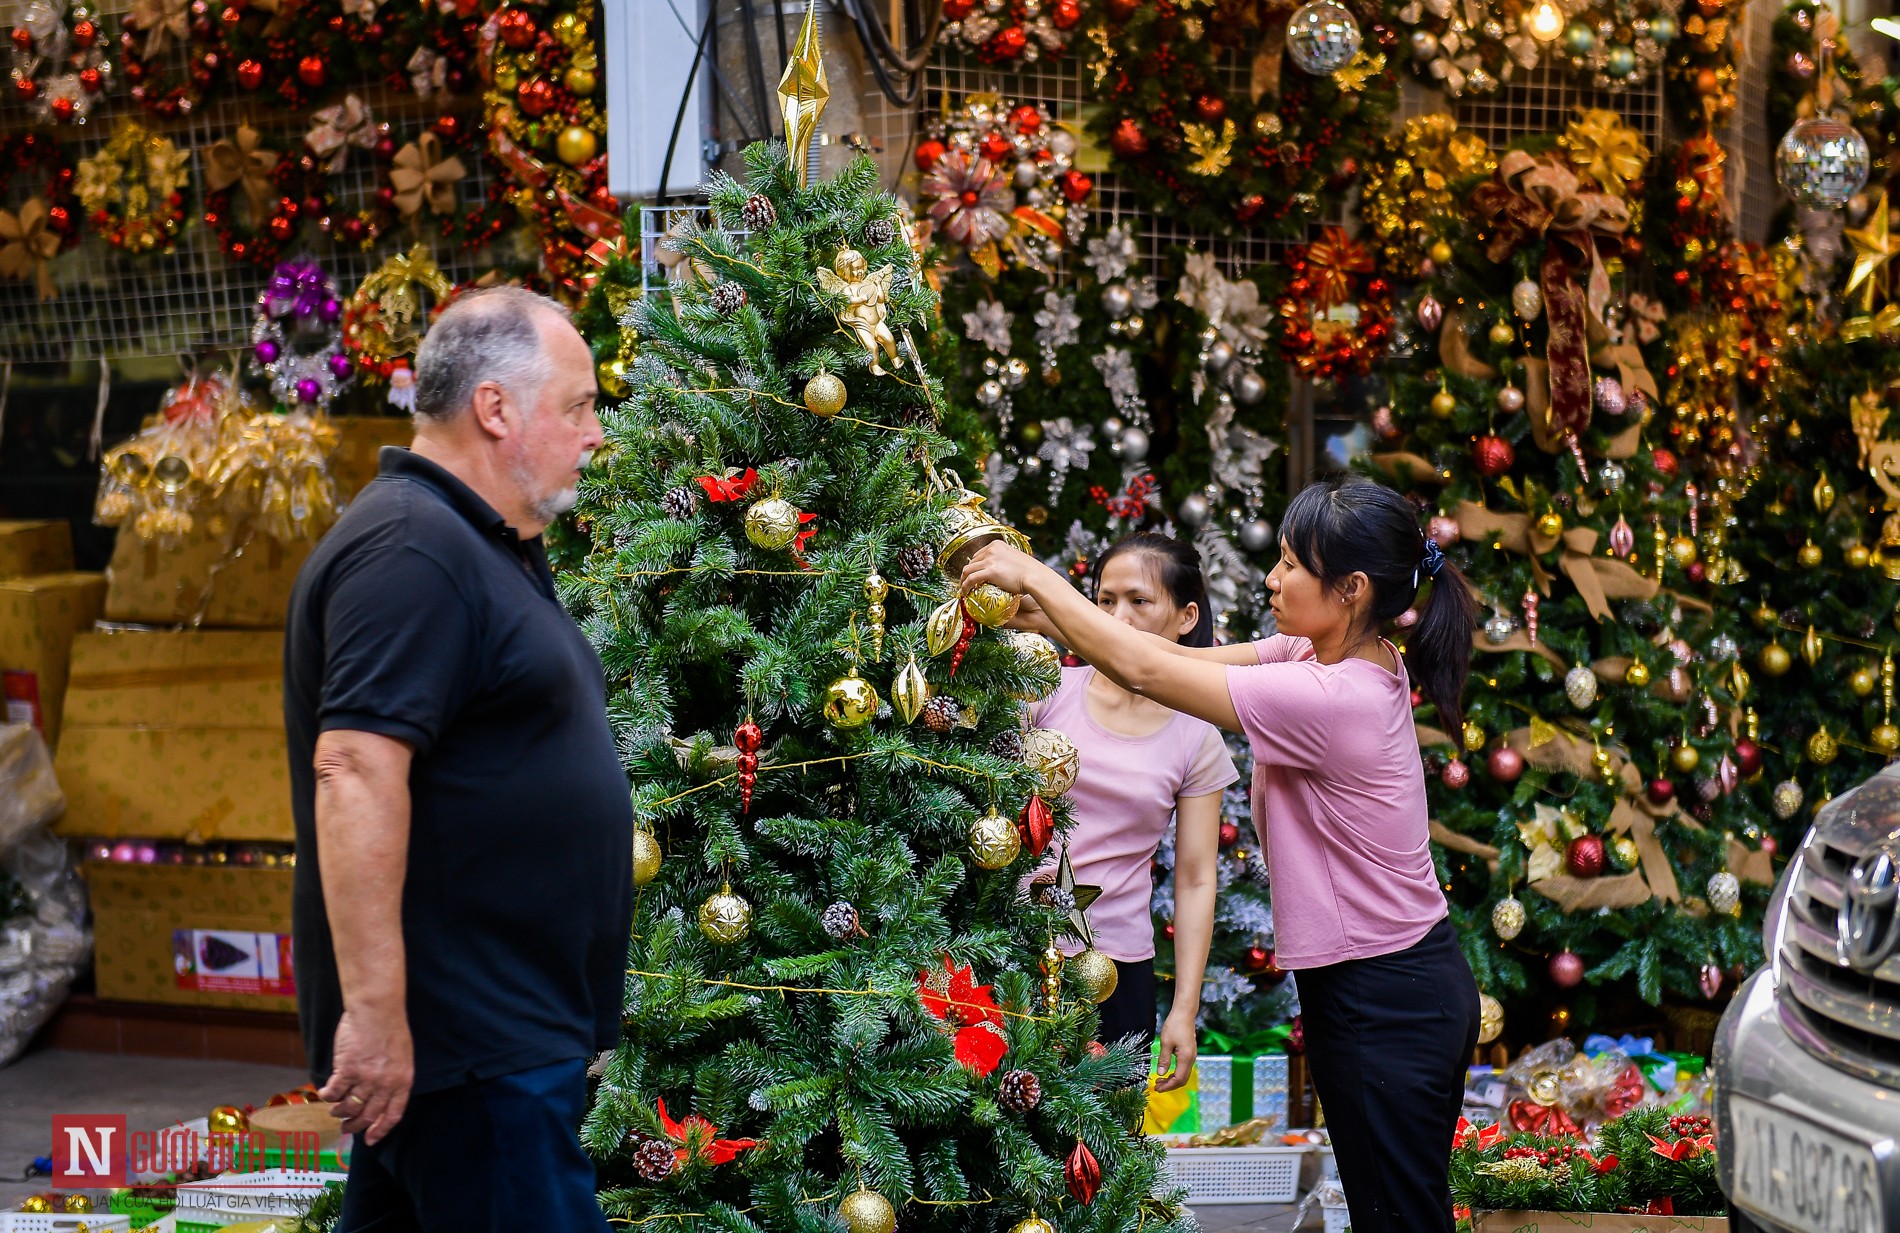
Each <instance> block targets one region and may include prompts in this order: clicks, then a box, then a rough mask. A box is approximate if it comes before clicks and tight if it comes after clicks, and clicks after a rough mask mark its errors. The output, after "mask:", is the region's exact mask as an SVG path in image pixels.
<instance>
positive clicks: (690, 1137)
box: [659, 1100, 759, 1165]
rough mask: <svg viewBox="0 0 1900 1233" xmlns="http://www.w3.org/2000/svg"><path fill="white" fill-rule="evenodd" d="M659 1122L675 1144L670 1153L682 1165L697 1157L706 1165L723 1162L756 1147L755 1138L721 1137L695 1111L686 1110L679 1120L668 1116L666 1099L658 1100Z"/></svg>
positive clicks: (757, 1143) (756, 1141) (713, 1127)
mask: <svg viewBox="0 0 1900 1233" xmlns="http://www.w3.org/2000/svg"><path fill="white" fill-rule="evenodd" d="M659 1109H660V1125H661V1126H662V1127H663V1128H664V1129H665V1130H666V1137H667V1138H668V1139H669V1140H671V1141H672V1142H673V1143H674V1145H675V1146H674V1150H673V1155H674V1156H676V1157H678V1158H679V1162H680V1163H681V1164H685V1163H686V1161H687V1160H688V1158H690V1157H694V1156H697V1157H698V1158H699V1159H701V1160H703V1161H705V1162H706V1163H707V1164H715V1165H722V1164H726V1163H728V1162H729V1161H731V1160H732V1158H733V1157H735V1156H737V1155H738V1154H739V1153H740V1152H743V1151H745V1150H746V1149H747V1148H749V1147H757V1146H758V1145H759V1141H758V1140H757V1139H722V1138H720V1137H719V1128H718V1127H717V1126H714V1125H713V1124H712V1123H711V1122H709V1121H707V1120H706V1119H705V1118H703V1117H701V1116H699V1114H697V1113H689V1114H687V1115H686V1117H685V1119H684V1120H682V1121H677V1122H676V1121H674V1120H673V1119H672V1118H671V1117H669V1116H667V1112H666V1102H665V1101H664V1100H662V1101H660V1102H659Z"/></svg>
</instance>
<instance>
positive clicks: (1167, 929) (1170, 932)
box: [1161, 921, 1174, 940]
mask: <svg viewBox="0 0 1900 1233" xmlns="http://www.w3.org/2000/svg"><path fill="white" fill-rule="evenodd" d="M1161 932H1162V933H1163V934H1164V935H1165V936H1166V937H1167V938H1168V939H1169V940H1173V938H1174V922H1173V921H1169V922H1168V923H1167V924H1165V925H1163V926H1161Z"/></svg>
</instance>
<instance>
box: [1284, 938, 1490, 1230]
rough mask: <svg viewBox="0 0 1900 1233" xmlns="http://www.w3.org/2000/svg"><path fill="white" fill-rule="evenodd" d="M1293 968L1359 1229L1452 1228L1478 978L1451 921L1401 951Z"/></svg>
mask: <svg viewBox="0 0 1900 1233" xmlns="http://www.w3.org/2000/svg"><path fill="white" fill-rule="evenodd" d="M1297 979H1298V981H1299V988H1300V1011H1301V1014H1302V1016H1303V1020H1304V1023H1305V1027H1306V1060H1307V1065H1308V1066H1309V1067H1310V1068H1311V1070H1312V1074H1313V1089H1314V1091H1315V1092H1316V1093H1317V1094H1318V1096H1319V1102H1320V1106H1321V1107H1322V1108H1323V1109H1324V1110H1325V1111H1326V1128H1327V1129H1328V1130H1329V1131H1331V1133H1332V1140H1333V1153H1334V1157H1335V1159H1336V1160H1337V1161H1338V1164H1339V1183H1340V1185H1341V1187H1343V1188H1344V1189H1345V1191H1346V1202H1347V1205H1348V1206H1349V1207H1350V1208H1351V1210H1352V1228H1353V1233H1452V1228H1453V1221H1452V1217H1451V1188H1450V1181H1449V1177H1450V1171H1451V1163H1450V1162H1451V1138H1452V1135H1453V1134H1454V1133H1455V1132H1456V1131H1457V1128H1458V1111H1459V1109H1460V1107H1461V1106H1462V1105H1463V1103H1464V1080H1465V1068H1466V1066H1467V1065H1468V1064H1469V1063H1470V1061H1471V1050H1472V1049H1473V1048H1475V1047H1476V1045H1477V1043H1478V986H1477V982H1476V981H1474V980H1473V979H1472V976H1471V967H1470V965H1469V964H1467V963H1466V962H1465V957H1464V955H1463V954H1462V953H1461V952H1460V951H1459V950H1458V942H1457V938H1456V937H1455V935H1454V933H1453V931H1452V926H1451V922H1450V921H1449V920H1442V921H1439V922H1438V924H1437V925H1435V926H1433V928H1432V931H1431V932H1430V933H1428V934H1426V935H1425V937H1424V938H1423V939H1421V940H1420V941H1419V942H1418V943H1416V944H1415V945H1413V946H1411V947H1408V948H1407V949H1405V950H1402V951H1399V952H1398V953H1397V954H1392V955H1380V956H1378V957H1376V958H1372V959H1354V960H1349V961H1348V962H1345V963H1335V964H1331V965H1329V966H1327V967H1323V968H1309V969H1307V970H1305V971H1302V972H1300V973H1299V974H1298V977H1297Z"/></svg>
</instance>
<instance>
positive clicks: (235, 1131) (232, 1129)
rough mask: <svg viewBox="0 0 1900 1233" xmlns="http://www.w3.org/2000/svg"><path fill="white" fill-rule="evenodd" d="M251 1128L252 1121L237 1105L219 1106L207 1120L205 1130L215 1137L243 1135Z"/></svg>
mask: <svg viewBox="0 0 1900 1233" xmlns="http://www.w3.org/2000/svg"><path fill="white" fill-rule="evenodd" d="M250 1128H251V1119H250V1118H248V1117H245V1116H244V1110H242V1109H240V1108H238V1107H237V1106H235V1105H219V1106H218V1107H217V1108H215V1109H213V1110H212V1111H211V1114H210V1116H208V1117H206V1118H205V1130H206V1132H207V1133H210V1134H214V1135H241V1134H243V1133H244V1132H246V1131H247V1130H249V1129H250Z"/></svg>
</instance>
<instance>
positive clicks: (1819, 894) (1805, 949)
mask: <svg viewBox="0 0 1900 1233" xmlns="http://www.w3.org/2000/svg"><path fill="white" fill-rule="evenodd" d="M1842 829H1845V828H1840V829H1835V828H1828V827H1825V826H1824V827H1823V828H1822V832H1821V833H1818V834H1816V835H1815V836H1814V838H1813V839H1812V840H1811V841H1810V842H1809V844H1808V845H1807V847H1806V850H1805V851H1804V853H1803V856H1802V860H1801V863H1800V866H1799V868H1798V869H1797V870H1796V874H1795V878H1794V881H1793V884H1792V885H1791V886H1790V887H1789V889H1788V904H1787V910H1788V915H1787V920H1786V924H1785V927H1784V930H1783V933H1782V941H1781V955H1780V960H1781V964H1780V973H1779V976H1780V981H1779V984H1778V986H1777V991H1776V1003H1777V1006H1778V1007H1779V1009H1780V1012H1781V1017H1782V1021H1783V1022H1784V1023H1785V1024H1786V1025H1787V1027H1788V1029H1789V1032H1790V1034H1791V1035H1792V1036H1793V1037H1794V1038H1795V1039H1796V1040H1797V1041H1799V1042H1800V1043H1801V1044H1802V1045H1803V1046H1804V1047H1806V1048H1807V1049H1808V1051H1809V1052H1811V1053H1813V1054H1814V1055H1815V1056H1817V1057H1819V1058H1820V1059H1821V1060H1822V1061H1825V1062H1827V1063H1829V1064H1830V1065H1834V1066H1840V1067H1843V1068H1845V1069H1848V1070H1852V1071H1856V1072H1859V1073H1861V1074H1864V1075H1867V1076H1868V1077H1870V1078H1876V1079H1880V1080H1882V1081H1885V1082H1893V1081H1895V1080H1896V1079H1897V1078H1900V955H1896V956H1890V957H1889V958H1888V959H1887V961H1886V962H1885V963H1883V964H1881V965H1880V967H1879V969H1878V970H1876V971H1875V972H1874V973H1873V974H1872V975H1871V976H1870V975H1866V974H1863V973H1861V972H1858V971H1856V970H1854V969H1853V968H1851V967H1849V966H1847V965H1846V964H1844V963H1842V962H1841V960H1840V956H1839V954H1838V952H1837V951H1836V949H1835V939H1836V937H1837V932H1836V930H1837V927H1838V921H1839V919H1840V911H1841V901H1842V894H1843V892H1844V888H1845V887H1846V885H1847V875H1848V871H1849V870H1850V869H1851V868H1853V865H1854V862H1855V861H1856V860H1858V859H1859V858H1860V856H1861V854H1862V853H1861V851H1860V850H1859V848H1858V844H1859V842H1860V841H1859V840H1858V839H1856V838H1854V837H1850V836H1847V835H1843V834H1842V833H1841V830H1842Z"/></svg>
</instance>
